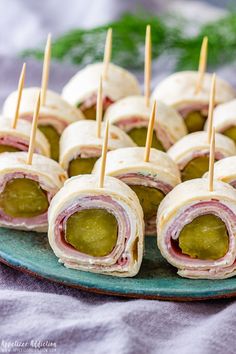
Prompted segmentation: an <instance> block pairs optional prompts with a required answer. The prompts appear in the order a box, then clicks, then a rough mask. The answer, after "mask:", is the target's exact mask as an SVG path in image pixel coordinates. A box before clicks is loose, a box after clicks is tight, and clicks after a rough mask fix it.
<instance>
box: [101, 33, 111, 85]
mask: <svg viewBox="0 0 236 354" xmlns="http://www.w3.org/2000/svg"><path fill="white" fill-rule="evenodd" d="M111 51H112V28H109V29H108V31H107V36H106V43H105V49H104V57H103V79H104V80H106V79H107V78H108V68H109V63H110V61H111Z"/></svg>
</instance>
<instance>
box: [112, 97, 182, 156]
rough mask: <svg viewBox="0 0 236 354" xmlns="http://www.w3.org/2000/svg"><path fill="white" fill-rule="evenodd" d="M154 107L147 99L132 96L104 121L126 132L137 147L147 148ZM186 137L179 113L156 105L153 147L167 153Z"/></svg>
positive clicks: (118, 104) (113, 109) (121, 102)
mask: <svg viewBox="0 0 236 354" xmlns="http://www.w3.org/2000/svg"><path fill="white" fill-rule="evenodd" d="M151 110H152V104H150V105H149V106H148V107H147V104H146V98H145V97H144V96H131V97H126V98H123V99H122V100H120V101H118V102H116V103H114V104H112V105H111V106H110V107H109V108H108V110H107V111H106V114H105V119H109V121H110V122H111V123H112V124H114V125H116V126H117V127H119V128H121V129H122V130H124V131H125V132H126V133H127V134H128V135H129V136H130V137H131V138H132V139H133V141H134V142H135V143H136V144H137V145H138V146H145V142H146V136H147V127H148V122H149V117H150V114H151ZM186 134H187V130H186V127H185V124H184V120H183V118H182V117H181V116H180V115H179V114H178V113H177V111H176V110H175V109H174V108H172V107H169V106H167V105H166V104H164V103H162V102H160V101H157V113H156V121H155V124H154V131H153V139H152V147H154V148H156V149H159V150H162V151H166V150H168V149H169V148H170V147H171V146H172V145H173V144H174V143H175V142H176V141H178V140H179V139H181V138H182V137H183V136H184V135H186Z"/></svg>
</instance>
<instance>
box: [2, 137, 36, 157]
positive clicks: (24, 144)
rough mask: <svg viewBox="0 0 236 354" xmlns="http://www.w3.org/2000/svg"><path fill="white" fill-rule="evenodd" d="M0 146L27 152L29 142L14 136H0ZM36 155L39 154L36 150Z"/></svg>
mask: <svg viewBox="0 0 236 354" xmlns="http://www.w3.org/2000/svg"><path fill="white" fill-rule="evenodd" d="M0 145H7V146H11V147H14V148H16V149H19V150H20V151H28V148H29V141H26V140H24V139H20V138H17V137H15V136H0ZM35 152H36V153H40V151H39V150H38V149H35Z"/></svg>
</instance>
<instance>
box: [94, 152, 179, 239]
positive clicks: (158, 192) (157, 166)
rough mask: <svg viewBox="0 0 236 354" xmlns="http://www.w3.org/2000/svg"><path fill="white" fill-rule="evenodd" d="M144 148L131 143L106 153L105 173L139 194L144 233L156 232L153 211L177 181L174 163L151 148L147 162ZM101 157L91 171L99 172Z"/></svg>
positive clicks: (163, 154)
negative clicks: (131, 145) (128, 146)
mask: <svg viewBox="0 0 236 354" xmlns="http://www.w3.org/2000/svg"><path fill="white" fill-rule="evenodd" d="M144 153H145V148H142V147H130V148H123V149H118V150H114V151H110V152H108V154H107V164H106V175H109V176H113V177H116V178H118V179H119V180H121V181H123V182H125V183H126V184H128V185H129V186H130V187H131V188H132V189H133V190H134V191H135V192H136V193H137V195H138V197H139V200H140V203H141V205H142V207H143V211H144V219H145V234H146V235H155V234H156V215H157V209H158V205H159V203H160V201H161V200H162V199H163V198H164V196H165V195H166V194H168V193H169V192H170V191H171V189H172V188H174V187H175V186H176V185H177V184H178V183H180V181H181V180H180V174H179V171H178V168H177V166H176V164H175V163H174V162H173V161H172V160H171V158H170V157H169V156H168V155H167V154H166V153H164V152H162V151H158V150H156V149H151V154H150V160H149V162H144ZM100 166H101V159H99V160H98V161H97V162H96V164H95V166H94V170H93V173H94V174H96V175H98V174H99V172H100Z"/></svg>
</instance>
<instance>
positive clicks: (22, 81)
mask: <svg viewBox="0 0 236 354" xmlns="http://www.w3.org/2000/svg"><path fill="white" fill-rule="evenodd" d="M25 70H26V64H25V63H24V64H23V66H22V70H21V74H20V79H19V82H18V89H17V102H16V110H15V115H14V118H13V121H12V128H13V129H16V126H17V121H18V118H19V112H20V102H21V97H22V91H23V88H24V84H25Z"/></svg>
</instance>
